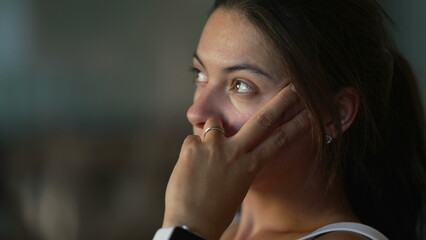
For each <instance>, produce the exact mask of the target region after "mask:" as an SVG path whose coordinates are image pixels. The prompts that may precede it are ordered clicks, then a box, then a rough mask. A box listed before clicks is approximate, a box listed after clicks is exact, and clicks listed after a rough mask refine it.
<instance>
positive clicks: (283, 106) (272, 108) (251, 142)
mask: <svg viewBox="0 0 426 240" xmlns="http://www.w3.org/2000/svg"><path fill="white" fill-rule="evenodd" d="M291 87H292V84H289V85H287V86H286V87H285V88H283V89H282V90H281V91H280V92H279V93H278V94H277V95H276V96H275V97H274V98H273V99H272V100H270V101H269V102H268V103H267V104H265V106H263V107H262V108H261V109H260V110H259V111H258V112H257V113H256V114H255V115H253V116H252V117H251V118H250V119H249V120H248V121H247V122H246V123H245V124H244V126H243V127H242V128H241V129H240V131H239V132H238V133H237V134H235V135H234V137H233V140H235V141H236V142H240V144H241V145H240V146H241V147H242V148H244V149H246V150H251V149H252V148H253V147H255V144H256V143H258V142H259V141H260V140H261V139H262V137H264V135H265V133H267V132H268V130H269V131H270V130H272V128H273V127H274V126H277V124H278V122H279V120H281V119H282V116H283V114H284V113H285V112H286V111H287V110H288V109H289V108H290V107H291V106H292V105H293V104H294V103H295V102H296V101H297V98H298V97H297V94H296V92H295V91H294V90H292V89H291Z"/></svg>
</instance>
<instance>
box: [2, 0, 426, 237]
mask: <svg viewBox="0 0 426 240" xmlns="http://www.w3.org/2000/svg"><path fill="white" fill-rule="evenodd" d="M212 2H213V1H212V0H185V1H173V0H156V1H131V0H121V1H105V0H91V1H83V0H74V1H58V0H0V161H1V162H0V164H1V166H0V171H1V172H0V175H1V180H2V181H1V185H0V186H1V189H0V191H1V195H0V196H1V197H0V239H46V240H54V239H55V240H56V239H70V240H72V239H150V238H151V237H152V235H153V233H154V231H155V230H156V228H158V227H159V226H160V225H161V218H162V209H163V198H164V189H165V186H166V183H167V179H168V176H169V174H170V172H171V170H172V167H173V164H174V162H175V161H176V159H177V156H178V153H179V148H180V144H181V142H182V140H183V138H184V137H185V135H186V134H188V133H190V131H191V129H190V126H189V124H188V123H187V121H186V117H185V112H186V108H187V107H188V106H189V105H190V103H191V100H192V91H193V86H192V77H193V76H192V74H191V73H190V72H189V71H188V70H189V67H190V66H191V58H192V54H193V52H194V50H195V48H196V44H197V41H198V37H199V34H200V32H201V29H202V26H203V24H204V22H205V20H206V18H207V13H208V10H209V8H210V6H211V4H212ZM381 2H382V4H384V5H385V8H386V9H387V10H388V11H389V13H390V15H391V16H392V17H393V18H394V20H395V22H396V23H397V28H396V29H395V30H393V34H394V35H395V39H396V41H397V43H398V45H399V46H400V48H401V50H402V51H403V52H404V53H405V55H406V56H407V58H408V59H409V61H410V62H411V63H412V64H413V66H414V68H415V71H416V74H417V75H418V77H419V84H420V86H421V89H422V91H423V97H424V96H425V91H426V67H425V64H426V19H425V16H426V14H425V13H426V1H425V0H409V1H396V0H381ZM424 99H425V100H426V98H425V97H424Z"/></svg>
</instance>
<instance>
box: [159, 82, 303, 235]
mask: <svg viewBox="0 0 426 240" xmlns="http://www.w3.org/2000/svg"><path fill="white" fill-rule="evenodd" d="M297 98H298V97H297V94H296V93H295V92H294V91H292V90H291V87H290V86H287V87H285V88H284V89H283V90H281V91H280V92H279V93H278V94H277V95H276V96H275V97H274V98H273V99H272V100H270V101H269V102H268V103H267V104H266V105H265V106H263V107H262V108H261V109H260V110H259V111H258V112H257V113H256V114H255V115H254V116H252V117H251V118H250V119H249V120H248V121H247V122H246V123H245V124H244V126H243V127H242V128H241V129H240V131H239V132H238V133H237V134H235V135H234V136H232V137H230V138H226V137H225V135H224V134H223V133H222V132H221V131H219V130H210V131H209V132H208V133H206V134H205V136H201V137H200V136H194V135H191V136H188V137H187V138H186V139H185V141H184V143H183V146H182V149H181V152H180V156H179V160H178V161H177V163H176V166H175V168H174V170H173V172H172V175H171V176H170V180H169V183H168V185H167V190H166V209H165V214H164V221H163V227H171V226H181V225H187V226H189V227H190V229H191V230H192V231H194V232H196V233H199V234H200V235H202V236H203V237H205V238H206V239H208V240H213V239H219V238H220V236H221V235H222V233H223V232H224V231H225V230H226V228H227V226H228V225H229V224H230V223H231V221H232V218H233V216H234V215H235V212H236V211H237V209H238V207H239V206H240V205H241V203H242V201H243V199H244V197H245V195H246V194H247V192H248V189H249V188H250V185H251V184H252V182H253V180H254V179H255V177H256V175H257V173H258V172H259V171H260V170H261V169H262V167H263V166H264V165H265V164H266V162H267V160H268V159H271V158H272V157H273V156H274V155H275V154H276V153H278V152H279V151H280V150H282V148H283V147H285V146H286V145H287V143H288V142H289V141H291V140H292V139H293V138H294V137H295V136H296V135H297V134H299V133H300V132H302V131H304V130H306V129H308V126H309V125H310V120H309V117H308V114H307V110H303V111H302V112H299V113H297V114H296V116H293V118H292V119H286V118H289V116H286V117H283V116H284V115H285V114H284V113H286V111H287V110H288V109H289V108H290V107H291V106H293V105H294V103H295V102H296V101H297ZM283 120H284V123H283V122H282V121H283ZM212 126H220V127H221V126H222V123H221V121H219V120H216V119H209V120H208V121H207V122H206V123H205V126H204V129H207V128H208V127H212ZM271 132H272V133H271ZM267 133H270V135H269V136H267V137H266V138H265V135H266V134H267Z"/></svg>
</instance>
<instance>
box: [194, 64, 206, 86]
mask: <svg viewBox="0 0 426 240" xmlns="http://www.w3.org/2000/svg"><path fill="white" fill-rule="evenodd" d="M191 71H192V72H193V73H195V79H194V83H196V84H197V83H206V82H207V75H206V74H205V73H204V72H202V71H200V70H199V69H198V68H195V67H193V68H191Z"/></svg>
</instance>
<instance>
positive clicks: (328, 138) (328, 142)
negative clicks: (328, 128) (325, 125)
mask: <svg viewBox="0 0 426 240" xmlns="http://www.w3.org/2000/svg"><path fill="white" fill-rule="evenodd" d="M332 141H333V138H332V137H331V136H330V135H328V134H325V143H326V144H330V143H331V142H332Z"/></svg>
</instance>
